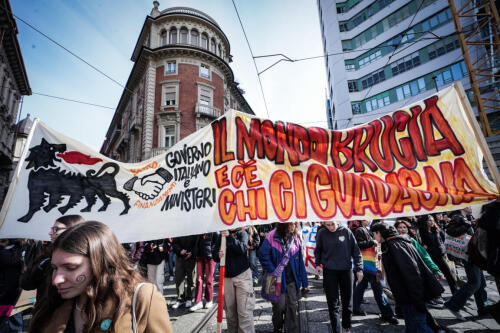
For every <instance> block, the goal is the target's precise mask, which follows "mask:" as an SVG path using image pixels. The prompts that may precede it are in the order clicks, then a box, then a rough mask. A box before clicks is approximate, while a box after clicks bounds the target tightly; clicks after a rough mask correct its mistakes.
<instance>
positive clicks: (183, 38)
mask: <svg viewBox="0 0 500 333" xmlns="http://www.w3.org/2000/svg"><path fill="white" fill-rule="evenodd" d="M187 42H188V29H187V28H186V27H182V28H181V44H187Z"/></svg>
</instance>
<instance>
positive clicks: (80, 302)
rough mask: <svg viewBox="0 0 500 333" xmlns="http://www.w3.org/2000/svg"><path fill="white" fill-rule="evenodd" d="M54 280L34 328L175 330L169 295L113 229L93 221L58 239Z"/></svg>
mask: <svg viewBox="0 0 500 333" xmlns="http://www.w3.org/2000/svg"><path fill="white" fill-rule="evenodd" d="M51 267H52V286H51V288H50V289H49V290H48V294H47V297H46V298H44V299H43V301H42V302H41V304H40V306H39V307H38V308H37V310H36V312H35V313H34V315H33V318H32V320H31V323H30V329H29V332H30V333H34V332H40V333H68V332H75V333H80V332H81V333H90V332H103V331H104V332H106V331H108V332H113V333H118V332H119V333H122V332H123V333H126V332H132V331H133V326H136V329H134V331H135V332H138V333H171V332H173V330H172V326H171V324H170V319H169V316H168V312H167V305H166V303H165V299H164V298H163V296H162V295H161V294H160V293H159V292H158V290H157V288H156V286H155V285H154V284H152V283H146V282H144V280H143V278H142V277H141V276H140V275H139V273H137V271H135V270H134V268H133V267H132V264H131V262H130V260H129V259H128V258H127V256H126V254H125V251H124V249H123V247H122V246H121V245H120V243H119V242H118V239H117V238H116V236H115V235H114V234H113V232H112V231H111V229H110V228H109V227H108V226H106V225H105V224H103V223H101V222H95V221H90V222H86V223H81V224H78V225H75V226H73V227H71V228H69V229H67V230H66V231H65V232H64V233H63V234H61V235H60V236H59V237H58V238H57V239H56V241H55V242H54V244H53V252H52V256H51Z"/></svg>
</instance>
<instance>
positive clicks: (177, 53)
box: [101, 1, 253, 162]
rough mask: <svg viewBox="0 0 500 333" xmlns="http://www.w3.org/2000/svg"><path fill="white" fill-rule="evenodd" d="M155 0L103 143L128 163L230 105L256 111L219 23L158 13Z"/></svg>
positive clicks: (182, 12)
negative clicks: (239, 80) (237, 78)
mask: <svg viewBox="0 0 500 333" xmlns="http://www.w3.org/2000/svg"><path fill="white" fill-rule="evenodd" d="M153 4H154V8H153V9H152V11H151V14H150V15H149V16H147V17H146V20H145V22H144V25H143V27H142V30H141V32H140V34H139V38H138V40H137V43H136V46H135V48H134V51H133V54H132V61H133V62H134V67H133V68H132V72H131V73H130V76H129V79H128V81H127V84H126V88H125V89H124V91H123V94H122V96H121V98H120V101H119V103H118V107H117V109H116V111H115V114H114V116H113V119H112V121H111V124H110V126H109V129H108V132H107V134H106V139H105V141H104V143H103V145H102V148H101V153H103V154H105V155H107V156H109V157H111V158H114V159H117V160H120V161H123V162H138V161H141V160H144V159H147V158H150V157H151V156H155V155H158V154H161V153H162V152H163V151H165V150H166V149H168V148H169V147H170V146H172V145H173V144H175V143H176V142H177V141H179V140H181V139H183V138H184V137H186V136H188V135H189V134H191V133H193V132H195V131H196V130H198V129H200V128H202V127H204V126H206V125H208V124H210V122H211V121H212V120H213V119H215V118H217V117H219V116H220V115H222V114H224V113H225V112H227V111H228V110H229V109H236V110H240V111H243V112H247V113H251V114H253V111H252V109H251V108H250V106H249V105H248V103H247V102H246V100H245V98H244V97H243V94H242V91H241V89H239V88H238V83H236V82H235V81H234V75H233V71H232V70H231V68H230V67H229V63H230V62H231V58H232V56H231V53H230V44H229V41H228V39H227V37H226V35H225V34H224V32H223V31H222V30H221V28H220V27H219V25H218V24H217V22H215V20H214V19H212V18H211V17H210V16H208V15H207V14H205V13H203V12H200V11H198V10H195V9H191V8H186V7H174V8H168V9H165V10H163V11H160V10H159V9H158V6H159V3H158V2H157V1H154V2H153Z"/></svg>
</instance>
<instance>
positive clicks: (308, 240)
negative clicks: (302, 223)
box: [302, 225, 318, 274]
mask: <svg viewBox="0 0 500 333" xmlns="http://www.w3.org/2000/svg"><path fill="white" fill-rule="evenodd" d="M317 233H318V225H314V226H312V227H305V228H303V229H302V244H303V247H302V250H303V254H304V255H303V257H304V265H305V266H306V272H307V273H309V274H317V272H316V264H315V263H314V261H315V259H316V257H315V256H314V249H315V248H316V234H317Z"/></svg>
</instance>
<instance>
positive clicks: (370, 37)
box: [317, 0, 493, 129]
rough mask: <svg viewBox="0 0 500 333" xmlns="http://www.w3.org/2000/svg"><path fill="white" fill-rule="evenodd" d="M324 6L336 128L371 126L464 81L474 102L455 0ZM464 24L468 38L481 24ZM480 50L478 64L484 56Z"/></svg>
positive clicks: (372, 0)
mask: <svg viewBox="0 0 500 333" xmlns="http://www.w3.org/2000/svg"><path fill="white" fill-rule="evenodd" d="M461 2H462V1H461V0H457V1H456V6H457V7H459V6H461ZM317 5H318V11H319V18H320V23H321V32H322V40H323V48H324V52H325V55H326V56H325V64H326V71H327V77H328V94H329V100H330V103H329V104H330V108H329V110H327V114H328V115H330V116H331V117H333V119H334V121H333V122H332V128H334V129H342V128H346V127H352V126H355V125H358V124H361V123H365V122H367V121H370V120H372V119H374V118H377V117H380V116H381V115H383V114H385V113H388V112H391V111H394V110H397V109H398V108H399V107H402V106H404V105H407V104H410V103H413V102H416V101H418V100H420V99H422V98H425V97H427V96H429V95H431V94H432V93H434V92H436V90H437V89H443V88H445V87H446V86H449V85H450V84H452V83H453V82H454V81H458V80H460V81H461V82H462V84H463V85H464V88H465V90H466V91H467V93H468V95H469V97H470V98H469V99H471V97H472V92H471V91H470V84H469V79H468V74H467V69H466V66H465V63H464V61H463V55H462V51H461V49H460V44H459V40H458V37H457V34H456V32H455V26H454V24H453V19H452V15H451V12H450V10H449V8H448V1H447V0H347V1H340V0H337V1H332V0H317ZM461 22H462V25H463V27H464V28H463V29H464V31H465V30H466V29H472V28H473V27H475V26H476V25H477V22H474V19H472V18H471V19H470V20H469V21H466V22H464V21H461ZM482 38H487V36H482ZM469 50H470V49H469ZM473 51H474V50H472V51H470V54H471V57H472V60H475V59H476V58H477V57H478V55H479V54H480V52H473ZM489 116H491V115H489ZM489 118H490V117H489ZM490 122H491V121H490ZM329 123H330V122H329ZM492 126H493V125H492Z"/></svg>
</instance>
